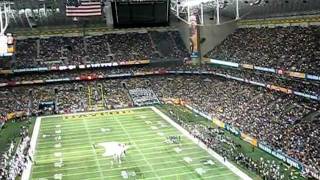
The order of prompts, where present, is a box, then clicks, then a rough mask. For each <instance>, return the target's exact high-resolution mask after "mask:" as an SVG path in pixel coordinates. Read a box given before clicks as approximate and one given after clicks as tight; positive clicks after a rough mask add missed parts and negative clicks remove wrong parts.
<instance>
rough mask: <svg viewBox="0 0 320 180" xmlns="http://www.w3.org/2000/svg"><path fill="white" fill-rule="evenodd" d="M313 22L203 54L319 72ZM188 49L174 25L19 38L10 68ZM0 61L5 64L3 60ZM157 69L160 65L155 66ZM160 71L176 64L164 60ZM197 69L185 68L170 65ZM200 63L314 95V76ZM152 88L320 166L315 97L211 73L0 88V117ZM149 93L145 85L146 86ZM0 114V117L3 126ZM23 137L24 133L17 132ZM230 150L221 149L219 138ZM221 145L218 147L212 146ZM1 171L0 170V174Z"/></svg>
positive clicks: (253, 34)
mask: <svg viewBox="0 0 320 180" xmlns="http://www.w3.org/2000/svg"><path fill="white" fill-rule="evenodd" d="M316 31H318V28H317V27H287V28H274V29H269V28H261V29H252V28H248V29H238V30H237V31H236V32H235V33H233V34H232V35H230V36H229V37H228V38H227V39H226V40H225V41H224V42H223V43H222V44H221V45H219V46H218V47H216V48H215V49H214V50H213V51H211V52H210V53H209V54H208V56H209V57H212V58H216V59H221V60H230V61H234V62H238V63H246V64H254V65H258V66H266V67H274V68H281V69H283V68H285V69H289V70H295V71H305V72H310V73H315V74H317V72H320V71H319V70H320V64H319V62H320V60H319V59H317V58H319V57H320V56H319V55H320V54H319V53H320V49H319V47H320V46H319V44H318V43H319V36H318V34H317V33H316ZM185 57H188V52H187V50H186V48H185V46H184V45H183V42H182V39H181V38H180V35H179V33H178V32H175V31H164V32H162V31H161V32H160V31H152V32H151V31H150V32H131V33H127V32H126V33H110V34H105V35H101V36H86V37H50V38H47V39H43V38H42V39H25V40H18V42H17V54H16V56H15V58H16V59H15V61H13V62H14V63H13V67H14V68H28V67H45V66H49V65H70V64H72V65H79V64H86V63H105V62H119V61H128V60H143V59H150V58H156V59H174V58H175V59H181V60H182V59H184V58H185ZM1 65H3V64H2V63H1ZM3 67H8V65H3ZM160 69H161V68H160ZM165 69H166V70H170V69H172V67H167V68H165ZM190 69H192V70H200V69H199V67H196V68H194V67H191V66H186V65H185V66H181V67H174V70H190ZM152 70H159V68H157V67H150V66H134V67H130V68H128V67H123V68H106V69H94V70H83V71H61V72H60V71H59V72H58V71H55V72H50V73H37V74H22V75H14V76H10V75H8V76H1V77H0V83H1V82H10V81H32V80H48V79H61V78H66V77H79V76H87V75H90V76H106V75H109V74H117V73H132V72H139V71H152ZM202 70H213V71H215V72H219V73H223V74H229V75H232V76H236V77H240V78H246V79H249V80H254V81H257V82H260V83H266V84H275V85H279V86H283V87H289V88H291V89H293V90H297V91H299V92H303V93H307V94H312V95H316V96H319V94H320V91H319V89H320V88H319V84H318V83H314V82H311V81H296V80H292V79H287V78H284V77H280V78H279V77H275V76H272V75H269V74H265V73H263V74H259V73H254V72H252V71H248V72H244V71H238V70H231V69H229V70H228V69H222V68H214V67H207V66H205V67H202ZM130 89H131V90H133V89H140V90H141V89H142V90H146V89H148V90H150V92H151V91H152V93H154V94H155V95H156V97H157V98H159V99H160V100H161V99H165V98H176V99H183V100H185V101H186V102H188V103H189V104H191V105H192V106H193V107H195V108H196V109H198V110H201V111H204V112H206V113H208V114H210V115H211V116H213V117H216V118H218V119H220V120H222V121H224V122H225V123H228V124H230V125H232V126H233V127H236V128H238V129H239V130H241V131H243V132H244V133H246V134H248V135H250V136H252V137H254V138H256V139H258V140H259V141H260V142H264V143H266V144H268V145H269V146H271V147H272V148H274V149H279V150H281V151H282V152H284V153H286V154H288V155H289V156H290V157H292V158H295V159H298V160H300V161H301V162H303V163H304V164H306V165H308V166H310V167H313V168H314V169H316V170H317V171H320V157H319V154H320V144H319V143H318V142H320V139H319V137H320V125H319V121H320V104H319V102H316V101H311V100H307V99H304V98H300V97H298V96H294V95H288V94H283V93H278V92H275V91H269V90H268V89H266V88H263V87H258V86H251V85H249V84H247V83H242V82H239V81H234V80H227V79H225V78H221V77H217V76H209V75H208V76H207V75H197V76H195V75H193V76H192V75H163V76H148V77H135V78H112V79H100V80H94V81H74V82H65V83H50V84H39V85H32V86H31V85H24V86H17V87H3V88H1V89H0V118H1V119H3V117H6V115H8V114H9V113H11V112H25V113H22V114H24V115H25V114H26V115H30V114H34V115H38V114H40V113H43V112H42V111H41V110H40V109H39V104H40V103H41V102H48V101H52V102H55V108H54V110H53V113H69V112H79V111H89V110H91V109H90V107H91V106H94V105H95V104H97V103H98V102H99V103H102V105H103V106H104V107H105V108H106V109H110V108H120V107H127V106H132V105H133V104H134V102H132V97H130V93H129V90H130ZM146 93H147V94H149V92H146ZM1 119H0V124H1ZM183 126H185V127H186V128H187V129H189V130H190V132H191V133H192V134H193V135H195V136H197V137H198V138H200V139H202V140H203V141H204V142H205V143H206V144H207V145H208V146H210V147H211V148H213V149H214V150H216V151H217V152H219V153H221V154H222V155H224V156H226V157H228V158H230V159H234V160H235V161H236V162H237V163H239V164H243V165H244V166H247V167H248V168H250V169H252V170H253V171H256V172H257V173H258V174H260V175H261V176H262V177H264V179H270V178H269V177H277V179H279V180H280V179H283V176H282V172H279V168H278V165H277V164H275V163H274V162H266V161H264V160H260V161H258V162H257V161H253V160H252V159H250V158H248V157H246V156H245V155H244V154H239V153H235V151H234V150H235V149H234V148H236V147H237V145H236V144H234V142H232V141H231V140H230V139H226V138H222V139H221V137H220V136H219V134H221V133H220V132H219V130H217V129H210V128H208V127H204V126H201V125H192V126H189V125H186V124H184V125H183ZM23 139H27V138H23ZM223 141H224V143H227V144H229V145H230V146H231V147H232V148H230V149H219V147H220V146H219V145H218V146H217V144H219V143H220V142H223ZM23 144H25V145H23V146H21V148H22V150H21V151H19V150H18V151H17V152H18V153H19V154H17V155H15V157H14V158H15V159H16V160H17V161H16V163H17V164H16V163H11V166H12V167H13V168H11V169H8V170H7V171H4V169H2V170H1V173H5V176H6V177H13V175H9V174H14V176H15V175H16V174H19V173H20V170H21V169H23V167H24V162H25V160H26V157H25V156H24V154H25V153H23V152H24V150H25V148H26V147H28V146H27V144H28V143H27V142H26V143H23ZM217 148H218V149H217ZM1 175H3V174H0V176H1Z"/></svg>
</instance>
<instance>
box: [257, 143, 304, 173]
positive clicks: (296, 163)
mask: <svg viewBox="0 0 320 180" xmlns="http://www.w3.org/2000/svg"><path fill="white" fill-rule="evenodd" d="M258 147H259V148H260V149H262V150H264V151H265V152H267V153H269V154H271V155H273V156H275V157H276V158H278V159H280V160H282V161H284V162H286V163H288V164H290V165H291V166H293V167H295V168H297V169H299V170H303V165H302V163H300V162H299V161H297V160H295V159H293V158H291V157H289V156H288V155H286V154H284V153H283V152H281V151H277V150H272V149H271V148H270V147H269V146H267V145H265V144H263V143H259V146H258Z"/></svg>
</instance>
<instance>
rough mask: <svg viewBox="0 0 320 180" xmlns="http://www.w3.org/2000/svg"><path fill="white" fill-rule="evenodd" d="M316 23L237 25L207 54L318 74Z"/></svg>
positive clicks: (319, 52)
mask: <svg viewBox="0 0 320 180" xmlns="http://www.w3.org/2000/svg"><path fill="white" fill-rule="evenodd" d="M319 30H320V28H319V26H309V27H300V26H292V27H275V28H240V29H237V30H236V31H235V32H234V33H232V34H231V35H229V36H228V37H227V38H226V39H225V40H224V41H223V42H222V43H221V44H220V45H218V46H217V47H215V48H214V49H213V50H212V51H211V52H209V53H208V54H207V56H208V57H210V58H213V59H219V60H226V61H232V62H236V63H241V64H252V65H257V66H262V67H270V68H277V69H286V70H292V71H300V72H307V73H310V74H315V75H319V72H320V44H319V42H320V33H319Z"/></svg>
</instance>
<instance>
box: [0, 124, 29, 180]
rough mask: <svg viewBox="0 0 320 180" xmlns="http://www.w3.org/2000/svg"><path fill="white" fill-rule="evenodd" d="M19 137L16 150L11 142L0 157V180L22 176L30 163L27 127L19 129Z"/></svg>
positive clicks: (9, 179)
mask: <svg viewBox="0 0 320 180" xmlns="http://www.w3.org/2000/svg"><path fill="white" fill-rule="evenodd" d="M20 137H21V140H20V142H19V143H18V144H17V146H16V148H15V143H14V142H11V145H10V147H9V149H8V150H7V151H6V152H4V154H2V155H1V157H0V158H1V159H0V180H15V179H16V178H17V177H19V176H21V175H22V173H23V171H24V170H25V169H26V167H27V163H28V162H29V161H32V158H31V151H30V137H29V132H28V128H27V127H24V126H23V127H21V129H20Z"/></svg>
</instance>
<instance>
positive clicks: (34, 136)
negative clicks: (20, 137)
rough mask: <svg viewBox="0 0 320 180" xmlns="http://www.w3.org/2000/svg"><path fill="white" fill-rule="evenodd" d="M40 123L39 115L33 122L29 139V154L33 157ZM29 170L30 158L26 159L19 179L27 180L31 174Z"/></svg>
mask: <svg viewBox="0 0 320 180" xmlns="http://www.w3.org/2000/svg"><path fill="white" fill-rule="evenodd" d="M40 125H41V117H37V119H36V123H35V124H34V127H33V132H32V137H31V140H30V149H31V152H32V154H31V157H32V158H34V154H35V150H36V145H37V141H38V136H39V132H40ZM31 170H32V162H31V161H30V160H28V162H27V167H26V169H25V170H24V171H23V173H22V175H21V180H28V179H29V178H30V175H31Z"/></svg>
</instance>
